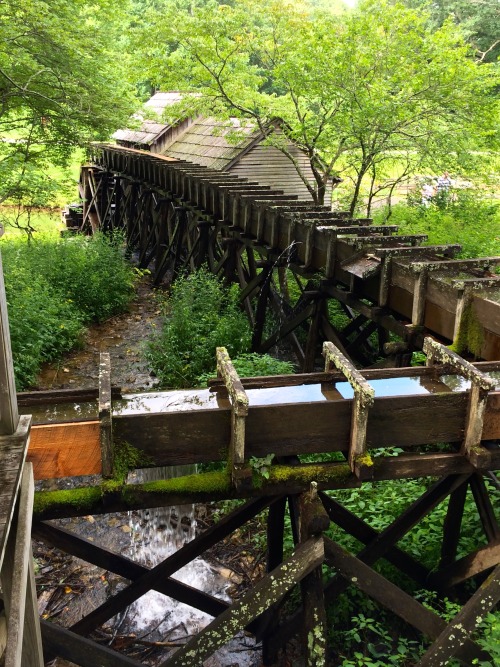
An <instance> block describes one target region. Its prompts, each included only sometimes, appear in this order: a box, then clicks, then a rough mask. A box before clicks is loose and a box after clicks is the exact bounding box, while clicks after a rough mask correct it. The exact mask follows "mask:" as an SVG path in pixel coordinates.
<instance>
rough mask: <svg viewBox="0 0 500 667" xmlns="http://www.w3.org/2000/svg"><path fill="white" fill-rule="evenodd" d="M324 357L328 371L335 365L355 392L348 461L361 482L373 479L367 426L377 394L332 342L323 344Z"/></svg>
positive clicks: (326, 370)
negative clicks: (368, 449) (367, 441)
mask: <svg viewBox="0 0 500 667" xmlns="http://www.w3.org/2000/svg"><path fill="white" fill-rule="evenodd" d="M323 356H324V357H325V372H327V373H328V372H330V371H331V367H332V365H333V366H335V368H337V369H338V370H339V371H341V372H342V373H343V374H344V376H345V378H346V380H347V381H348V382H349V384H350V385H351V387H352V388H353V390H354V399H353V402H352V416H351V437H350V443H349V458H348V460H349V465H350V467H351V470H352V471H353V473H355V475H356V476H357V477H358V478H359V479H371V478H372V477H373V463H372V461H371V458H370V456H369V455H367V453H366V427H367V425H368V411H369V409H370V407H371V406H372V405H373V401H374V398H375V391H374V389H373V387H371V386H370V385H369V384H368V382H367V381H366V379H365V378H364V377H363V376H362V375H361V373H360V372H359V371H358V370H357V369H356V368H355V367H354V366H353V365H352V363H351V362H350V361H349V360H348V359H347V357H345V356H344V355H343V354H342V352H341V351H340V350H339V349H338V348H337V347H335V345H334V344H333V343H331V342H330V341H326V342H325V343H323Z"/></svg>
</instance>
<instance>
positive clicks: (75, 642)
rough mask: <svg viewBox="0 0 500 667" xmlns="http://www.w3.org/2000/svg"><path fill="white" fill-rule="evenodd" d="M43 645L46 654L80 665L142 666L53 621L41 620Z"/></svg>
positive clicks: (109, 666)
mask: <svg viewBox="0 0 500 667" xmlns="http://www.w3.org/2000/svg"><path fill="white" fill-rule="evenodd" d="M41 628H42V637H43V646H44V649H45V652H46V653H47V654H48V655H53V656H57V657H59V658H63V659H64V660H69V661H70V662H72V663H73V662H74V663H75V664H77V665H80V667H96V665H99V667H143V665H144V663H142V662H137V660H133V659H132V658H129V657H127V656H125V655H122V654H120V653H117V651H113V650H112V649H110V648H108V647H107V646H101V645H100V644H97V643H96V642H93V641H92V640H91V639H85V638H84V637H80V635H77V634H76V633H74V632H71V630H67V629H66V628H62V627H61V626H60V625H56V624H55V623H49V622H48V621H41Z"/></svg>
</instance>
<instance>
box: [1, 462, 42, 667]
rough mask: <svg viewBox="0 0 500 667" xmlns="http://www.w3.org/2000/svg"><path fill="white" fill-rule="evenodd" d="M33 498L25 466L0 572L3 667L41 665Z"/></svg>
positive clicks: (30, 474) (29, 467)
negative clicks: (3, 614)
mask: <svg viewBox="0 0 500 667" xmlns="http://www.w3.org/2000/svg"><path fill="white" fill-rule="evenodd" d="M33 497H34V482H33V466H32V465H31V463H26V464H25V467H24V472H23V477H22V481H21V488H20V493H19V498H18V504H17V510H16V517H15V519H14V520H13V521H12V524H11V529H10V535H9V539H8V543H7V550H6V554H5V558H4V561H3V563H2V571H1V578H2V588H3V591H4V600H5V606H6V611H7V648H6V652H5V663H4V664H5V667H23V666H24V665H29V666H30V667H43V665H44V659H43V650H42V639H41V633H40V622H39V619H38V607H37V598H36V589H35V576H34V570H33V554H32V552H31V515H32V511H33Z"/></svg>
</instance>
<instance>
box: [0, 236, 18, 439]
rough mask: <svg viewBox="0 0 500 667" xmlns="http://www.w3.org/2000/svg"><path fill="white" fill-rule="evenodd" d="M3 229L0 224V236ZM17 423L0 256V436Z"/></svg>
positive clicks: (10, 430)
mask: <svg viewBox="0 0 500 667" xmlns="http://www.w3.org/2000/svg"><path fill="white" fill-rule="evenodd" d="M3 233H4V228H3V225H1V224H0V236H3ZM18 423H19V413H18V410H17V397H16V382H15V379H14V364H13V362H12V349H11V345H10V331H9V317H8V313H7V298H6V296H5V284H4V279H3V267H2V256H1V254H0V435H12V434H13V433H15V432H16V429H17V425H18Z"/></svg>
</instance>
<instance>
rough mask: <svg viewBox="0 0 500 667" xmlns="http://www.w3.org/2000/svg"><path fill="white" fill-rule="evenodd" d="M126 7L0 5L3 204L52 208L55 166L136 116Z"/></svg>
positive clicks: (72, 0) (68, 2) (9, 0)
mask: <svg viewBox="0 0 500 667" xmlns="http://www.w3.org/2000/svg"><path fill="white" fill-rule="evenodd" d="M126 8H127V3H126V2H121V0H95V1H94V2H92V3H89V2H87V1H86V0H51V2H50V3H47V2H46V1H45V0H4V1H3V2H2V3H0V99H1V105H0V137H2V141H1V142H0V202H3V201H5V200H6V199H7V200H10V201H15V202H16V203H20V204H23V205H30V206H36V205H40V204H43V205H46V204H47V200H48V199H50V198H52V196H53V194H54V193H53V186H54V183H53V182H51V180H50V179H48V178H47V174H48V173H51V170H52V168H53V165H59V166H65V165H67V164H68V163H69V161H70V160H71V158H72V154H73V150H74V149H75V148H76V147H77V146H82V145H84V144H85V143H87V142H88V141H90V140H96V139H108V138H109V135H110V134H111V133H112V132H113V131H114V130H115V129H116V128H117V127H119V126H120V125H121V124H122V123H124V122H125V120H126V118H127V117H128V115H129V114H130V113H131V111H132V110H133V107H134V106H135V103H134V101H133V96H132V92H133V88H132V86H131V85H130V84H129V83H128V77H127V70H126V67H127V63H128V56H127V52H126V50H125V49H124V48H123V46H124V42H123V36H122V35H123V27H124V25H126V20H127V16H126V13H125V10H126Z"/></svg>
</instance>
